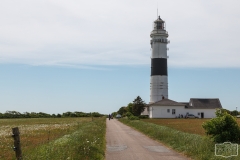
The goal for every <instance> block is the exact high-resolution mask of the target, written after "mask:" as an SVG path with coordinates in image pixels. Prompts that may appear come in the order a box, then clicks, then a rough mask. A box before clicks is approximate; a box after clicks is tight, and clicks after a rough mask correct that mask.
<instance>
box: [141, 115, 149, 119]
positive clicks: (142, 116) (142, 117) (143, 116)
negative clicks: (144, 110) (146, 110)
mask: <svg viewBox="0 0 240 160" xmlns="http://www.w3.org/2000/svg"><path fill="white" fill-rule="evenodd" d="M139 118H140V119H148V118H149V116H148V115H140V116H139Z"/></svg>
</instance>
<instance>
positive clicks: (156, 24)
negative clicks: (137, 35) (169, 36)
mask: <svg viewBox="0 0 240 160" xmlns="http://www.w3.org/2000/svg"><path fill="white" fill-rule="evenodd" d="M153 23H154V25H153V26H154V28H153V29H154V30H159V29H162V30H165V26H164V23H165V22H164V21H163V20H162V19H161V18H160V16H158V19H157V20H155V21H154V22H153Z"/></svg>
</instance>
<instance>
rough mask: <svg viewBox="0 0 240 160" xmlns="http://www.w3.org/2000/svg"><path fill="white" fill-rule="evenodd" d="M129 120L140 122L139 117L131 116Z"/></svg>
mask: <svg viewBox="0 0 240 160" xmlns="http://www.w3.org/2000/svg"><path fill="white" fill-rule="evenodd" d="M128 119H129V120H139V118H138V117H137V116H130V117H128Z"/></svg>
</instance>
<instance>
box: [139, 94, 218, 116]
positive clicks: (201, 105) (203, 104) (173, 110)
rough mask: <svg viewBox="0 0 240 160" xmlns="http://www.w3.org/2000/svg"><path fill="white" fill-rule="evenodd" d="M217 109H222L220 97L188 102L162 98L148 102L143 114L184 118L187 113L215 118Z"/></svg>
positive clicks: (192, 99) (195, 99)
mask: <svg viewBox="0 0 240 160" xmlns="http://www.w3.org/2000/svg"><path fill="white" fill-rule="evenodd" d="M216 109H222V105H221V103H220V101H219V99H218V98H214V99H200V98H191V99H190V101H189V102H188V103H187V102H183V103H181V102H176V101H173V100H170V99H162V100H160V101H157V102H155V103H150V104H148V106H147V108H146V110H145V111H144V112H143V114H144V115H149V118H184V117H185V116H186V115H187V114H193V115H195V116H197V117H198V118H214V117H215V112H216Z"/></svg>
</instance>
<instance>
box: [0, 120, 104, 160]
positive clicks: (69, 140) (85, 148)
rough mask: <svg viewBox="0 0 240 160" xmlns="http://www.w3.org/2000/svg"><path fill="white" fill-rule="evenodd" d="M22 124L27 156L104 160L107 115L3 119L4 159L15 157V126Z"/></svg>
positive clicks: (1, 153) (0, 138)
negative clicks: (97, 116)
mask: <svg viewBox="0 0 240 160" xmlns="http://www.w3.org/2000/svg"><path fill="white" fill-rule="evenodd" d="M15 126H18V127H19V129H20V136H21V147H22V154H23V159H29V160H32V159H38V160H41V159H44V160H46V159H51V160H55V159H56V160H61V159H64V160H66V159H104V152H105V145H106V144H105V132H106V119H105V118H94V119H93V121H92V119H91V118H38V119H17V120H16V119H9V120H8V119H5V120H3V119H2V120H0V159H15V153H14V151H13V149H12V147H13V139H12V137H11V128H12V127H15Z"/></svg>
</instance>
